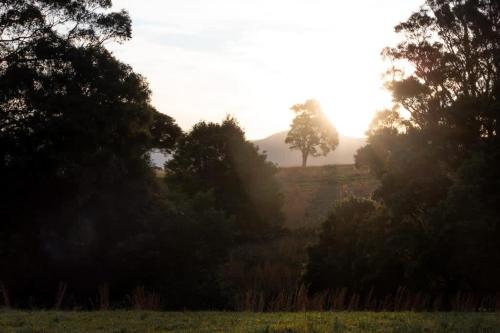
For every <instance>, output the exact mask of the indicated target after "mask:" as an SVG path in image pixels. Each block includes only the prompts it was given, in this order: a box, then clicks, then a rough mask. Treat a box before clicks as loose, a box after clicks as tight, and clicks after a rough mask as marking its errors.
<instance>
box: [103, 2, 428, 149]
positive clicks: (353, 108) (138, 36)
mask: <svg viewBox="0 0 500 333" xmlns="http://www.w3.org/2000/svg"><path fill="white" fill-rule="evenodd" d="M422 3H423V0H357V1H353V0H344V1H338V0H252V1H250V0H210V1H207V0H141V1H138V0H114V1H113V4H114V9H122V8H123V9H126V10H128V11H129V13H130V15H131V17H132V22H133V38H132V40H131V41H128V42H126V43H124V44H121V45H118V44H112V45H109V46H108V47H109V48H110V49H111V50H112V51H113V53H114V54H115V55H116V56H117V57H118V58H119V59H120V60H122V61H124V62H125V63H128V64H130V65H131V66H132V67H133V68H134V70H135V71H137V72H139V73H141V74H142V75H144V77H145V78H146V79H147V80H148V82H149V84H150V88H151V90H152V92H153V95H152V103H153V105H154V106H155V107H156V108H157V109H158V110H159V111H160V112H163V113H166V114H168V115H170V116H172V117H174V118H175V119H176V121H177V123H178V124H179V125H180V126H181V127H182V128H183V129H184V130H189V129H190V128H191V127H192V126H193V125H194V124H195V123H196V122H199V121H201V120H204V121H216V122H218V121H221V120H222V119H223V118H224V117H225V116H226V115H231V116H234V117H235V118H236V119H237V120H238V121H239V123H240V125H241V126H242V127H243V129H244V130H245V131H246V134H247V137H248V138H249V139H260V138H264V137H266V136H268V135H271V134H274V133H276V132H279V131H283V130H287V129H288V128H289V126H290V123H291V121H292V119H293V113H292V111H290V107H291V106H292V105H294V104H297V103H303V102H305V101H306V100H307V99H310V98H314V99H317V100H318V101H319V102H320V103H321V105H322V107H323V111H324V112H325V114H326V115H327V116H328V117H329V119H330V120H331V121H332V123H333V124H334V125H335V126H336V127H337V129H338V130H339V132H340V133H341V134H342V135H346V136H356V137H360V136H363V135H364V132H365V131H366V129H367V128H368V125H369V123H370V121H371V119H372V117H373V114H374V113H375V112H376V111H377V110H380V109H383V108H384V107H388V106H390V103H391V97H390V94H389V93H388V92H387V91H385V90H384V89H383V79H382V75H383V73H384V72H385V71H386V70H387V68H388V67H389V64H388V63H386V62H384V61H383V59H382V56H381V51H382V49H383V48H384V47H386V46H390V45H395V43H397V41H398V36H397V35H396V34H395V33H394V26H395V25H396V24H397V23H399V22H401V21H404V20H405V19H406V18H407V17H408V16H409V15H410V14H411V13H412V12H413V11H415V10H418V8H419V7H420V5H421V4H422Z"/></svg>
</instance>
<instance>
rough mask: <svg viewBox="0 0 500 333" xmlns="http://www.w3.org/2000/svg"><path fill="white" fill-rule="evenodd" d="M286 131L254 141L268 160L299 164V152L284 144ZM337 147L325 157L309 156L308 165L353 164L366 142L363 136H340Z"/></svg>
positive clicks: (285, 165)
mask: <svg viewBox="0 0 500 333" xmlns="http://www.w3.org/2000/svg"><path fill="white" fill-rule="evenodd" d="M286 135H287V132H280V133H276V134H274V135H271V136H270V137H268V138H265V139H262V140H257V141H254V143H255V144H256V145H257V146H259V148H260V150H261V151H265V152H266V153H267V158H268V160H270V161H272V162H274V163H277V164H278V165H279V166H281V167H292V166H300V165H301V163H302V157H301V153H300V152H299V151H296V150H290V148H289V147H288V145H287V144H285V138H286ZM339 141H340V142H339V146H338V147H337V149H336V150H335V151H334V152H333V153H330V154H329V155H328V156H326V157H309V160H308V163H307V164H308V165H310V166H320V165H330V164H353V163H354V154H355V153H356V151H357V150H358V149H359V148H361V147H363V146H364V145H365V144H366V140H365V139H363V138H350V137H345V136H341V137H340V139H339Z"/></svg>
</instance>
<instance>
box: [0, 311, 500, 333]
mask: <svg viewBox="0 0 500 333" xmlns="http://www.w3.org/2000/svg"><path fill="white" fill-rule="evenodd" d="M0 332H2V333H4V332H5V333H8V332H9V333H10V332H16V333H21V332H22V333H35V332H36V333H59V332H61V333H70V332H75V333H76V332H106V333H107V332H110V333H111V332H113V333H125V332H127V333H128V332H171V333H187V332H193V333H194V332H201V333H212V332H214V333H215V332H235V333H247V332H248V333H250V332H251V333H264V332H271V333H272V332H275V333H301V332H304V333H312V332H314V333H326V332H328V333H336V332H344V333H348V332H352V333H354V332H355V333H368V332H369V333H376V332H377V333H391V332H394V333H419V332H422V333H423V332H438V333H440V332H443V333H445V332H449V333H457V332H458V333H479V332H481V333H491V332H500V315H499V314H494V313H368V312H366V313H347V312H341V313H332V312H329V313H327V312H323V313H313V312H303V313H266V314H262V313H258V314H257V313H230V312H227V313H226V312H175V313H171V312H137V311H110V312H50V311H49V312H44V311H36V312H18V311H8V312H7V311H6V312H0Z"/></svg>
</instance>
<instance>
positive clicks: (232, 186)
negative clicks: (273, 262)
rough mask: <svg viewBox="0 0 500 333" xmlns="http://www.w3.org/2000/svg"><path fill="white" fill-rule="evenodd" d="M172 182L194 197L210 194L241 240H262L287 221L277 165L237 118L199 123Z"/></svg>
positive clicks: (179, 154) (173, 168) (174, 166)
mask: <svg viewBox="0 0 500 333" xmlns="http://www.w3.org/2000/svg"><path fill="white" fill-rule="evenodd" d="M166 171H167V182H168V184H170V185H171V186H173V187H174V188H176V189H177V190H179V191H181V192H183V193H186V194H187V195H193V194H195V193H197V192H199V191H211V192H212V193H213V196H214V198H215V207H216V208H218V209H222V210H223V211H225V212H227V213H228V214H229V215H230V216H232V217H234V221H235V223H236V226H235V227H236V228H235V231H236V232H237V233H238V237H242V238H243V239H246V238H248V237H250V238H253V237H261V236H263V235H264V236H265V234H266V233H268V232H270V231H272V230H273V229H276V228H277V227H279V226H280V224H281V223H282V220H283V216H282V212H281V206H282V201H283V199H282V195H281V192H280V188H279V186H278V183H277V181H276V179H275V178H274V175H275V173H276V167H275V166H274V165H273V164H272V163H270V162H268V161H266V156H265V155H263V154H260V153H259V151H258V148H257V147H255V145H253V144H252V143H250V142H249V141H247V140H246V139H245V136H244V133H243V131H242V130H241V128H240V127H239V126H238V124H237V123H236V122H235V121H234V120H233V119H226V120H225V121H223V122H222V123H221V124H215V123H204V122H202V123H199V124H197V125H195V126H194V127H193V129H192V130H191V131H190V132H189V133H187V134H186V135H185V136H184V137H182V138H181V139H180V140H179V143H178V146H177V149H176V152H175V154H174V155H173V157H172V160H170V161H169V162H167V164H166Z"/></svg>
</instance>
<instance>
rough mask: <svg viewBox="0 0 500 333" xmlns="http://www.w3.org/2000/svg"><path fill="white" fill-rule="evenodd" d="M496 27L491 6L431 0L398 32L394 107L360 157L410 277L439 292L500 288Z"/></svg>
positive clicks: (393, 54)
mask: <svg viewBox="0 0 500 333" xmlns="http://www.w3.org/2000/svg"><path fill="white" fill-rule="evenodd" d="M499 24H500V21H499V4H498V3H497V2H496V1H489V0H482V1H476V0H474V1H472V0H470V1H469V0H465V1H463V0H460V1H458V0H432V1H431V0H429V1H427V2H426V4H425V6H424V7H422V8H421V9H420V10H419V11H417V12H415V13H414V14H413V15H411V17H410V18H409V19H408V20H407V21H405V22H403V23H401V24H399V25H398V26H397V27H396V31H397V32H399V33H400V34H402V35H403V37H404V38H403V41H402V42H401V43H400V44H398V45H397V46H396V47H392V48H387V49H386V50H385V51H384V54H385V55H386V56H387V57H388V58H389V59H390V60H392V61H393V63H394V68H393V69H392V70H391V71H390V74H391V75H390V77H391V78H392V79H391V80H390V81H389V82H388V83H387V86H388V88H389V89H390V90H391V91H392V94H393V98H394V108H393V109H392V110H386V111H383V112H381V113H379V114H378V115H377V118H376V119H375V120H374V122H373V123H372V127H371V129H370V130H369V132H368V145H367V146H366V147H364V148H362V149H361V150H360V151H359V152H358V154H357V156H356V162H357V163H358V165H368V166H369V167H370V168H371V170H372V171H373V172H374V174H375V175H376V176H377V177H378V178H379V179H380V181H381V186H380V188H379V189H378V190H377V192H376V194H375V197H376V199H377V200H379V201H380V202H382V203H383V204H384V205H385V206H386V207H387V208H388V209H389V212H390V214H391V216H392V221H393V222H392V223H393V227H392V231H393V232H394V233H395V234H394V236H393V239H395V237H397V238H400V239H401V240H402V241H401V242H400V243H399V245H397V246H398V247H399V251H401V252H402V253H405V256H406V263H405V272H404V274H405V275H406V276H413V277H414V280H415V281H416V280H417V279H420V280H426V281H427V285H428V286H429V288H434V289H436V290H439V289H441V290H456V289H466V290H490V291H491V290H497V288H498V287H497V284H496V283H494V282H493V280H494V279H497V278H498V276H500V275H499V274H500V271H499V270H498V269H497V267H498V265H496V264H495V263H496V262H497V261H498V260H499V258H500V247H499V246H498V244H500V243H499V242H498V239H500V233H499V230H500V228H499V224H498V220H494V219H493V218H492V216H498V214H499V213H500V212H499V211H498V207H495V206H494V205H492V204H490V203H491V202H493V201H495V200H497V199H498V198H497V196H498V194H497V193H499V191H500V186H499V185H500V184H499V183H498V175H497V174H498V173H497V170H499V165H500V160H499V159H498V154H497V153H496V152H497V151H499V149H500V145H499V140H498V130H499V127H498V125H499V122H498V120H499V119H498V117H499V115H500V113H499V104H498V99H499V97H500V96H499V90H498V87H499V82H500V81H499V76H498V73H499V71H498V70H499V65H500V63H499V59H500V58H499V54H500V44H499V40H500V35H499V30H498V27H499ZM408 68H411V71H409V72H405V71H404V69H408ZM472 184H474V185H472ZM466 198H467V199H466ZM467 267H468V268H467ZM486 272H488V273H486Z"/></svg>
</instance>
